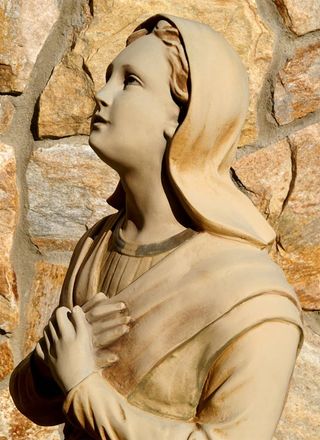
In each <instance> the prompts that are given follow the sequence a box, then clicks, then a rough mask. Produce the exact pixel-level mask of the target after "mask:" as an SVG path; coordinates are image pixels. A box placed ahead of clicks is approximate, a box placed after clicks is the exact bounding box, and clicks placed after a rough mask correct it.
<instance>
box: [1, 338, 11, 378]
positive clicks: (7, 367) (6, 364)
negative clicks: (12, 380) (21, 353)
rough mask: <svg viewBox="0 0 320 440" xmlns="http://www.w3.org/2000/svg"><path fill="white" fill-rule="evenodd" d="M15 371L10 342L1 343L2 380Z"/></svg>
mask: <svg viewBox="0 0 320 440" xmlns="http://www.w3.org/2000/svg"><path fill="white" fill-rule="evenodd" d="M12 370H13V354H12V351H11V346H10V342H9V341H0V380H3V379H4V378H5V377H7V376H8V374H10V373H11V371H12Z"/></svg>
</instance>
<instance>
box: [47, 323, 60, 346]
mask: <svg viewBox="0 0 320 440" xmlns="http://www.w3.org/2000/svg"><path fill="white" fill-rule="evenodd" d="M48 327H49V329H50V333H51V338H52V340H53V341H54V342H55V341H57V340H58V335H57V332H56V329H55V328H54V325H53V324H52V321H51V320H50V321H49V322H48Z"/></svg>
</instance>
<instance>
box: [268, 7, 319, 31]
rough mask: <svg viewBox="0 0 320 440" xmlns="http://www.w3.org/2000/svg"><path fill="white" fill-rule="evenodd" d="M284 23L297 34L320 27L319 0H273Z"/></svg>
mask: <svg viewBox="0 0 320 440" xmlns="http://www.w3.org/2000/svg"><path fill="white" fill-rule="evenodd" d="M275 4H276V5H277V7H278V9H279V12H280V14H281V15H282V18H283V19H284V22H285V24H286V25H287V26H288V27H289V28H290V29H291V30H292V31H293V32H295V33H296V34H297V35H303V34H306V33H307V32H312V31H315V30H317V29H320V2H319V0H275Z"/></svg>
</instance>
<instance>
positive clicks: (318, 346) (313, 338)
mask: <svg viewBox="0 0 320 440" xmlns="http://www.w3.org/2000/svg"><path fill="white" fill-rule="evenodd" d="M319 323H320V319H319V318H318V322H317V327H316V328H313V327H314V326H313V325H311V323H310V319H309V317H308V316H307V317H306V326H305V342H304V345H303V347H302V350H301V352H300V354H299V357H298V360H297V364H296V367H295V370H294V373H293V377H292V382H291V387H290V391H289V395H288V400H287V403H286V406H285V408H284V411H283V414H282V417H281V419H280V422H279V425H278V428H277V431H276V436H275V440H317V439H319V438H320V412H319V407H320V383H319V380H318V378H319V376H320V359H319V350H320V325H319Z"/></svg>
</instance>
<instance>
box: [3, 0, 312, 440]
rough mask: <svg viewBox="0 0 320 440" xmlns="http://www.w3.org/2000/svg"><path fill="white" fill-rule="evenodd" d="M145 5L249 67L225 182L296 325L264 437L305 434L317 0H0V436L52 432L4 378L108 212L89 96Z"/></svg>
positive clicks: (108, 179) (297, 439) (109, 176)
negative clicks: (275, 420)
mask: <svg viewBox="0 0 320 440" xmlns="http://www.w3.org/2000/svg"><path fill="white" fill-rule="evenodd" d="M156 12H167V13H170V14H173V15H180V16H182V17H186V18H192V19H196V20H199V21H202V22H205V23H208V24H209V25H211V26H212V27H213V28H214V29H216V30H218V31H221V32H222V33H223V34H224V35H225V37H226V38H227V39H228V41H229V42H230V43H231V44H232V45H233V46H234V47H235V48H236V49H237V51H238V52H239V54H240V55H241V57H242V59H243V61H244V63H245V65H246V67H247V69H248V73H249V78H250V91H251V104H250V108H249V112H248V117H247V122H246V124H245V127H244V130H243V134H242V137H241V140H240V148H239V152H238V159H237V161H236V162H235V164H234V177H235V179H236V180H237V181H238V183H239V184H240V185H241V186H242V187H243V189H244V190H246V191H247V193H248V195H249V197H251V198H252V200H253V202H254V203H255V204H256V205H257V206H259V208H260V209H261V210H262V212H263V213H264V214H265V216H266V217H267V218H268V219H269V221H270V222H271V224H272V225H273V227H274V228H275V230H276V232H277V240H276V243H275V245H274V247H273V249H272V254H273V257H274V259H275V260H276V261H277V262H278V263H279V264H280V265H281V266H282V267H283V269H284V271H285V272H286V274H287V277H288V279H289V281H290V282H291V283H292V284H293V286H294V287H295V289H296V291H297V293H298V294H299V297H300V299H301V303H302V306H303V308H304V315H305V322H306V343H305V345H304V347H303V349H302V352H301V354H300V357H299V359H298V363H297V366H296V369H295V373H294V376H293V380H292V385H291V389H290V393H289V397H288V402H287V405H286V408H285V410H284V413H283V415H282V418H281V421H280V423H279V427H278V430H277V432H276V436H275V438H276V439H277V440H302V439H304V440H317V439H319V438H320V412H319V408H320V385H319V377H320V315H319V310H320V291H319V287H320V278H319V269H320V218H319V214H320V188H319V186H320V185H319V167H320V2H319V0H256V1H255V0H224V1H222V0H186V1H184V2H182V1H179V0H171V1H166V0H155V1H147V0H91V1H89V0H42V1H41V2H38V1H37V0H0V23H1V24H0V219H1V220H0V237H1V240H0V247H1V252H0V380H1V382H0V440H18V439H19V440H20V439H23V440H24V439H25V440H27V439H41V440H44V439H50V440H57V439H60V438H61V428H60V429H59V427H53V428H43V427H39V426H36V425H34V424H32V423H31V422H30V421H28V420H27V419H26V418H25V417H23V416H22V415H21V414H20V413H19V412H18V411H17V410H16V409H15V408H14V406H13V404H12V402H11V400H10V397H9V393H8V381H9V375H10V372H11V371H12V369H13V367H14V365H16V364H17V363H18V362H19V361H20V360H21V359H22V358H23V357H24V356H25V355H26V354H27V353H28V352H29V351H30V350H31V349H32V348H33V347H34V345H35V343H36V341H37V340H38V338H39V337H40V335H41V331H42V329H43V327H44V325H45V324H46V322H47V320H48V318H49V316H50V314H51V311H52V310H53V308H54V307H55V305H56V304H57V301H58V297H59V290H60V287H61V283H62V281H63V277H64V274H65V271H66V268H67V265H68V261H69V258H70V255H71V251H72V249H73V247H74V245H75V243H76V242H77V240H78V239H79V237H80V236H81V235H82V234H83V233H84V231H85V230H86V229H87V228H88V227H89V226H91V225H92V224H93V223H94V222H95V221H96V220H97V219H99V218H100V217H102V216H104V215H106V214H107V213H109V212H111V211H110V208H109V207H108V205H107V204H106V201H105V199H106V197H107V195H108V194H110V192H111V190H112V189H113V188H114V186H115V184H116V181H117V178H116V175H115V173H114V172H113V171H112V170H110V169H109V168H108V167H107V166H106V165H104V164H103V163H102V162H101V161H100V160H99V159H98V158H97V157H96V156H95V155H94V153H93V152H92V151H91V149H90V148H89V146H88V133H89V120H90V116H91V114H92V111H93V108H94V100H93V95H94V93H95V90H97V89H98V88H100V87H101V85H102V84H103V80H104V71H105V68H106V65H107V64H108V63H109V62H110V61H111V60H112V58H113V57H114V56H115V54H117V53H118V52H119V50H120V49H121V48H123V46H124V43H125V39H126V36H127V35H128V34H129V33H130V32H131V31H132V30H133V28H134V27H135V26H136V25H137V24H139V23H140V22H141V21H142V20H143V19H145V18H146V17H148V16H149V15H151V14H154V13H156ZM317 378H318V379H317ZM317 382H318V383H317Z"/></svg>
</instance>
